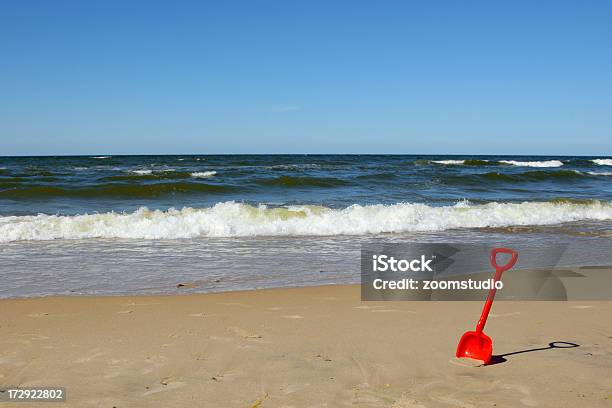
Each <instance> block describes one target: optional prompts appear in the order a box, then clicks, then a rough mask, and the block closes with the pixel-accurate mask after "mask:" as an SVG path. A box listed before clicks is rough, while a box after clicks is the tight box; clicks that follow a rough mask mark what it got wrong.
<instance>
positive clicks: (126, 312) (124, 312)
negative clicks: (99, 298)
mask: <svg viewBox="0 0 612 408" xmlns="http://www.w3.org/2000/svg"><path fill="white" fill-rule="evenodd" d="M130 313H134V311H133V310H121V311H119V312H117V314H130Z"/></svg>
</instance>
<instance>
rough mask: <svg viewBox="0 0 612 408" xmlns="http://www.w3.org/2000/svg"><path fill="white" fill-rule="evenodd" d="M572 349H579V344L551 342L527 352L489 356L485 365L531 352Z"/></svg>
mask: <svg viewBox="0 0 612 408" xmlns="http://www.w3.org/2000/svg"><path fill="white" fill-rule="evenodd" d="M574 347H580V344H576V343H570V342H567V341H553V342H552V343H548V347H539V348H532V349H528V350H519V351H513V352H512V353H506V354H500V355H493V356H491V360H490V361H489V364H487V365H494V364H501V363H505V362H506V361H508V360H507V359H506V357H508V356H513V355H515V354H523V353H531V352H532V351H542V350H551V349H558V348H574Z"/></svg>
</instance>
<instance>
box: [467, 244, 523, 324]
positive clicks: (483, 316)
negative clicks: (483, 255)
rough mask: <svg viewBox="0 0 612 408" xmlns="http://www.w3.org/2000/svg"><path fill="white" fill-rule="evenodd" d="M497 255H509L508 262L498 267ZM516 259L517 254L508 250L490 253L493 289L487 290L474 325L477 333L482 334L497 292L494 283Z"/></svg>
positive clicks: (497, 249) (494, 249)
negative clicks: (480, 312)
mask: <svg viewBox="0 0 612 408" xmlns="http://www.w3.org/2000/svg"><path fill="white" fill-rule="evenodd" d="M499 254H508V255H510V260H509V261H508V262H506V264H505V265H502V266H499V265H498V264H497V255H499ZM517 259H518V252H516V251H513V250H511V249H508V248H493V250H492V251H491V265H492V266H493V267H494V268H495V277H494V278H493V287H492V288H491V289H489V295H488V296H487V301H486V302H485V305H484V308H483V309H482V314H481V315H480V319H479V320H478V324H477V325H476V331H477V332H482V330H483V329H484V326H485V324H486V323H487V317H489V311H490V310H491V306H492V305H493V299H495V293H496V292H497V288H496V287H495V282H497V281H498V280H500V279H501V276H502V273H504V272H505V271H507V270H508V269H510V268H512V267H513V266H514V264H515V263H516V260H517Z"/></svg>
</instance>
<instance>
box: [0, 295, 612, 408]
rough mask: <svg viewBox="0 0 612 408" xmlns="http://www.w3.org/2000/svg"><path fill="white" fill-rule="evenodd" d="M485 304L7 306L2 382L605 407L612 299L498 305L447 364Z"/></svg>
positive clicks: (331, 399) (119, 399)
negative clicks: (470, 353) (483, 359)
mask: <svg viewBox="0 0 612 408" xmlns="http://www.w3.org/2000/svg"><path fill="white" fill-rule="evenodd" d="M480 308H481V304H480V302H361V301H360V297H359V287H358V286H322V287H311V288H299V289H273V290H257V291H248V292H231V293H217V294H203V295H182V296H181V295H179V296H138V297H135V296H128V297H47V298H30V299H18V300H2V301H0V385H2V387H3V388H5V387H8V386H22V387H25V386H44V385H47V386H49V385H53V386H63V387H66V390H67V401H66V403H63V404H58V406H69V407H108V408H111V407H117V408H119V407H187V406H203V407H248V408H250V407H344V406H347V407H348V406H359V407H396V408H398V407H413V408H416V407H463V408H469V407H495V406H497V407H520V406H525V407H578V406H581V407H582V406H584V407H610V406H612V370H610V368H611V367H612V327H611V326H610V321H611V320H610V318H611V317H612V303H610V302H509V301H505V302H497V303H496V304H495V305H494V307H493V311H492V315H491V317H490V319H489V323H488V326H487V329H486V331H487V333H488V334H489V335H490V336H491V337H492V338H493V339H494V342H495V346H494V354H496V355H498V356H499V355H501V357H497V358H496V361H498V363H497V364H494V365H490V366H486V367H482V366H480V367H477V366H474V364H472V363H471V362H470V361H465V360H456V359H455V358H454V357H453V356H454V351H455V346H456V344H457V341H458V339H459V337H460V335H461V334H462V333H463V332H464V331H466V330H468V329H472V327H473V325H474V324H475V321H476V319H477V317H478V315H479V312H480ZM553 342H566V343H572V344H573V345H578V346H572V344H562V343H557V345H558V346H568V347H567V348H557V347H555V348H550V347H549V343H553ZM528 350H531V351H528ZM45 404H46V405H49V403H41V405H45ZM11 405H14V406H16V407H23V406H25V405H24V404H21V403H20V404H9V403H3V406H6V407H9V406H11ZM46 405H45V406H46ZM50 405H53V404H50Z"/></svg>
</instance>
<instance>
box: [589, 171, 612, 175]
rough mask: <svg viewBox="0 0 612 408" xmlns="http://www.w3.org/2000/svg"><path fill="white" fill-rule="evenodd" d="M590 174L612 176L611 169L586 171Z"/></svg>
mask: <svg viewBox="0 0 612 408" xmlns="http://www.w3.org/2000/svg"><path fill="white" fill-rule="evenodd" d="M587 173H588V174H590V175H591V176H612V171H587Z"/></svg>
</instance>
